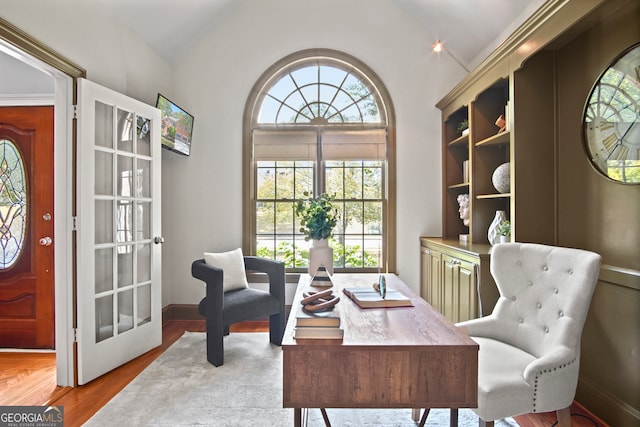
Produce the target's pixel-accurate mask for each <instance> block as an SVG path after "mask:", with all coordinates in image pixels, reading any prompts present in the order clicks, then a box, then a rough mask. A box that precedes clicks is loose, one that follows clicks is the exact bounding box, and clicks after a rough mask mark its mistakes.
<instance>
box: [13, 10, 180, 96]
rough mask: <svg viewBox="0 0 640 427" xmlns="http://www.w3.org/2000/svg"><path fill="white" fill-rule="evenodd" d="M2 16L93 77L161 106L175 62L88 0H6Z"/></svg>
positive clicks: (88, 76) (105, 84)
mask: <svg viewBox="0 0 640 427" xmlns="http://www.w3.org/2000/svg"><path fill="white" fill-rule="evenodd" d="M0 4H1V6H0V16H1V17H2V18H4V19H5V20H7V21H9V22H10V23H12V24H13V25H15V26H17V27H18V28H20V29H21V30H22V31H24V32H26V33H27V34H29V35H30V36H33V37H34V38H36V39H37V40H39V41H41V42H43V43H44V44H46V45H47V46H48V47H50V48H52V49H53V50H55V51H56V52H58V53H59V54H61V55H63V56H65V57H66V58H68V59H69V60H70V61H72V62H74V63H75V64H77V65H78V66H80V67H82V68H84V69H85V70H87V78H88V79H89V80H92V81H94V82H96V83H99V84H101V85H103V86H106V87H108V88H110V89H113V90H116V91H118V92H121V93H124V94H126V95H129V96H131V97H133V98H136V99H138V100H140V101H142V102H146V103H149V104H152V105H155V102H156V97H157V95H158V92H162V91H163V90H164V91H166V90H167V89H168V88H169V87H170V86H171V82H172V70H171V67H170V65H169V64H168V63H167V62H166V61H164V60H163V59H162V58H161V57H160V56H159V55H158V54H156V53H155V52H154V51H153V50H151V48H149V46H147V45H146V44H145V43H143V42H142V41H141V40H140V39H139V38H138V37H137V36H136V35H135V34H133V33H132V32H131V31H130V30H128V29H125V28H123V27H122V26H119V25H117V24H115V23H114V21H113V20H112V19H110V18H108V17H106V16H105V15H104V13H103V12H102V10H101V9H100V8H99V6H98V5H97V4H96V3H95V2H92V1H84V0H56V1H42V0H20V1H8V0H0Z"/></svg>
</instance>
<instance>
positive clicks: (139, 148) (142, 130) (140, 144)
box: [136, 116, 151, 156]
mask: <svg viewBox="0 0 640 427" xmlns="http://www.w3.org/2000/svg"><path fill="white" fill-rule="evenodd" d="M136 153H138V154H139V155H142V156H150V155H151V120H149V119H147V118H146V117H141V116H138V126H137V138H136Z"/></svg>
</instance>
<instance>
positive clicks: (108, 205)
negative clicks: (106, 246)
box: [95, 200, 113, 244]
mask: <svg viewBox="0 0 640 427" xmlns="http://www.w3.org/2000/svg"><path fill="white" fill-rule="evenodd" d="M95 207H96V212H95V221H96V223H95V229H96V230H95V236H96V237H95V243H96V244H100V243H113V201H112V200H96V202H95Z"/></svg>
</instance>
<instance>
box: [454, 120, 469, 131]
mask: <svg viewBox="0 0 640 427" xmlns="http://www.w3.org/2000/svg"><path fill="white" fill-rule="evenodd" d="M457 130H458V133H459V134H460V135H465V134H467V133H469V119H464V120H463V121H461V122H460V124H458V127H457Z"/></svg>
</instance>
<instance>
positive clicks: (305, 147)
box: [253, 130, 318, 161]
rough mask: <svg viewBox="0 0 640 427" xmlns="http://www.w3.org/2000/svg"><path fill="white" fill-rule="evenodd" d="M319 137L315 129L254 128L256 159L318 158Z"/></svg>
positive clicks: (254, 152)
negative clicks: (280, 129) (282, 129)
mask: <svg viewBox="0 0 640 427" xmlns="http://www.w3.org/2000/svg"><path fill="white" fill-rule="evenodd" d="M317 139H318V138H317V133H316V131H315V130H291V131H278V130H254V131H253V155H254V160H256V161H259V160H270V161H276V160H277V161H287V160H291V161H292V160H316V158H317Z"/></svg>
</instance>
